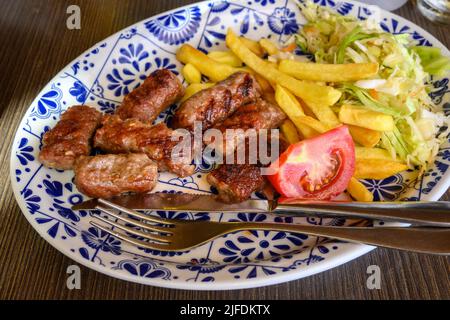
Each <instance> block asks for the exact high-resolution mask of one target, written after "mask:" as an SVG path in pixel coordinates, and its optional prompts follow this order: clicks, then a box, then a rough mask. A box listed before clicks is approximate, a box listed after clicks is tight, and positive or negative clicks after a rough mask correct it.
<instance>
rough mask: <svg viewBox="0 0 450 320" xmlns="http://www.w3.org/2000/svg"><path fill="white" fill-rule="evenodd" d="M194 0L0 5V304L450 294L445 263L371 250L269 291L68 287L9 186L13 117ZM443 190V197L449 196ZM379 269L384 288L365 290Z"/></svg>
mask: <svg viewBox="0 0 450 320" xmlns="http://www.w3.org/2000/svg"><path fill="white" fill-rule="evenodd" d="M192 2H195V1H194V0H178V1H177V0H170V1H169V0H164V1H162V0H159V1H156V0H95V1H92V0H0V7H1V8H2V10H1V11H0V43H1V47H0V63H1V73H0V88H1V91H0V101H1V104H0V108H1V109H0V110H1V118H0V119H1V120H0V133H1V134H0V137H1V139H2V142H1V144H0V163H1V167H0V197H1V198H0V210H1V212H0V246H1V249H0V298H2V299H339V298H346V299H437V298H446V299H449V298H450V285H449V278H448V275H449V263H448V262H449V260H448V258H447V257H437V256H429V255H423V254H413V253H404V252H398V251H393V250H385V249H378V250H375V251H372V252H371V253H369V254H367V255H365V256H363V257H361V258H359V259H357V260H354V261H351V262H349V263H347V264H345V265H343V266H340V267H337V268H334V269H332V270H329V271H326V272H323V273H320V274H317V275H315V276H312V277H309V278H306V279H302V280H298V281H292V282H289V283H283V284H280V285H276V286H270V287H264V288H257V289H249V290H237V291H228V292H226V291H218V292H195V291H182V290H169V289H162V288H156V287H149V286H144V285H139V284H134V283H128V282H125V281H121V280H117V279H114V278H110V277H108V276H105V275H103V274H100V273H98V272H95V271H92V270H90V269H87V268H84V267H82V268H81V270H82V289H81V290H72V291H70V290H68V289H67V288H66V276H67V274H66V269H67V266H69V265H71V264H73V261H71V260H70V259H68V258H66V257H65V256H64V255H63V254H61V253H59V252H58V251H57V250H56V249H54V248H53V247H51V246H50V245H49V244H48V243H47V242H45V241H44V240H43V239H42V238H41V237H40V236H39V235H38V234H37V233H36V232H35V231H34V230H33V228H32V227H31V226H30V225H29V224H28V222H27V221H26V219H25V218H24V216H23V215H22V213H21V212H20V209H19V207H18V205H17V203H16V201H15V199H14V196H13V193H12V190H11V186H10V182H9V157H10V149H11V142H12V139H13V136H14V133H15V131H16V128H17V126H18V123H19V120H20V119H21V117H22V116H23V114H24V113H25V110H26V109H27V108H28V106H29V105H30V103H31V101H32V100H33V99H34V97H35V96H36V95H37V94H38V93H39V91H40V90H41V89H42V88H43V86H44V85H45V84H46V83H47V82H48V81H49V80H50V79H51V78H53V76H54V75H55V74H56V73H57V72H58V71H59V70H61V69H62V68H63V67H64V66H65V65H66V64H67V63H69V62H70V61H71V60H72V59H74V58H75V57H77V56H78V55H79V54H80V53H81V52H83V51H84V50H86V49H88V48H89V47H91V46H92V45H93V44H95V43H97V42H98V41H100V40H102V39H104V38H105V37H107V36H109V35H110V34H113V33H115V32H116V31H118V30H121V29H122V28H124V27H126V26H128V25H131V24H133V23H135V22H137V21H140V20H142V19H145V18H147V17H150V16H152V15H155V14H157V13H160V12H163V11H166V10H168V9H172V8H176V7H179V6H181V5H185V4H188V3H192ZM72 4H77V5H79V6H80V8H81V13H82V21H81V23H82V28H81V30H78V31H70V30H68V29H67V28H66V18H67V14H66V8H67V7H68V6H69V5H72ZM397 13H398V14H400V15H402V16H404V17H406V18H408V19H410V20H412V21H414V22H415V23H417V24H418V25H421V26H422V27H424V28H425V29H427V30H428V31H429V32H430V33H431V34H433V35H434V36H436V37H437V38H438V39H439V40H440V41H442V42H443V43H444V44H445V45H447V47H450V37H449V34H448V29H447V30H446V29H445V27H443V26H437V25H433V24H432V23H430V22H429V21H427V20H425V19H424V18H423V17H422V16H421V15H420V13H419V12H418V11H417V8H416V7H415V5H413V3H411V2H410V3H408V4H407V5H405V6H404V7H403V8H401V9H400V10H398V11H397ZM448 197H449V192H447V195H446V197H444V199H448ZM373 264H376V265H378V266H380V268H381V272H382V283H381V290H369V289H367V287H366V279H367V274H366V269H367V267H368V266H369V265H373Z"/></svg>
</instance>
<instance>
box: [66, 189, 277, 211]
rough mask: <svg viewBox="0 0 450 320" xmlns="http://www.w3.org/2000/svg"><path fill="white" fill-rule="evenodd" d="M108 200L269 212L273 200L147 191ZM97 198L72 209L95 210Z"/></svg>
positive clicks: (135, 205)
mask: <svg viewBox="0 0 450 320" xmlns="http://www.w3.org/2000/svg"><path fill="white" fill-rule="evenodd" d="M108 201H110V202H112V203H115V204H117V205H120V206H122V207H125V208H129V209H135V210H165V211H187V212H269V211H271V208H272V201H270V200H257V199H254V200H252V199H250V200H247V201H244V202H241V203H233V204H227V203H223V202H220V201H219V200H217V198H216V197H215V196H213V195H201V194H189V193H175V194H170V193H147V194H128V195H121V196H117V197H113V198H111V199H108ZM97 205H98V200H97V199H91V200H88V201H85V202H83V203H79V204H76V205H74V206H73V207H72V210H94V209H96V207H97Z"/></svg>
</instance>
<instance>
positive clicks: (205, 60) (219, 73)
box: [177, 44, 239, 82]
mask: <svg viewBox="0 0 450 320" xmlns="http://www.w3.org/2000/svg"><path fill="white" fill-rule="evenodd" d="M177 59H178V60H179V61H181V62H182V63H184V64H188V63H191V64H193V65H194V66H195V67H196V68H197V69H198V70H199V71H200V72H201V73H202V74H204V75H205V76H207V77H208V78H209V79H210V80H211V81H212V82H218V81H222V80H224V79H226V78H228V77H229V76H231V75H232V74H233V73H236V72H237V71H239V69H237V68H233V67H231V66H229V65H227V64H224V63H220V62H217V61H215V60H213V59H211V58H210V57H208V56H207V55H206V54H204V53H203V52H201V51H200V50H197V49H195V48H193V47H192V46H191V45H189V44H184V45H182V46H181V47H180V49H179V50H178V52H177Z"/></svg>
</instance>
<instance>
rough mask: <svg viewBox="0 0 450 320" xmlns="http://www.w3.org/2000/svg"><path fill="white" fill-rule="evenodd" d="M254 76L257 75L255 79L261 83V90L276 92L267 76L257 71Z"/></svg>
mask: <svg viewBox="0 0 450 320" xmlns="http://www.w3.org/2000/svg"><path fill="white" fill-rule="evenodd" d="M254 76H255V79H256V81H257V82H258V84H259V86H260V87H261V90H262V91H263V92H271V93H273V92H274V90H273V88H272V86H271V84H270V82H269V81H267V80H266V78H264V77H262V76H260V75H259V74H257V73H255V75H254Z"/></svg>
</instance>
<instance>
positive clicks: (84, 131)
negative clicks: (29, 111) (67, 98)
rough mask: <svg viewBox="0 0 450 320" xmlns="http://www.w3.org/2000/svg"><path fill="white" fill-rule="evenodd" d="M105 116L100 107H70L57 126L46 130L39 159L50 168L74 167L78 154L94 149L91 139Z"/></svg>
mask: <svg viewBox="0 0 450 320" xmlns="http://www.w3.org/2000/svg"><path fill="white" fill-rule="evenodd" d="M101 118H102V114H101V113H100V112H99V111H97V110H95V109H94V108H91V107H88V106H73V107H71V108H69V109H68V110H67V111H66V112H64V113H63V114H62V115H61V119H60V120H59V122H58V123H57V124H56V126H55V127H54V128H53V129H51V130H50V131H48V132H46V133H45V134H44V137H43V139H42V142H43V147H42V150H41V152H40V153H39V161H40V162H41V163H42V164H43V165H44V166H46V167H48V168H55V169H59V170H69V169H72V168H73V164H74V162H75V159H76V158H77V157H79V156H83V155H89V153H90V152H91V145H90V143H91V139H92V136H93V135H94V132H95V130H96V129H97V128H98V126H99V125H100V122H101Z"/></svg>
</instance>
